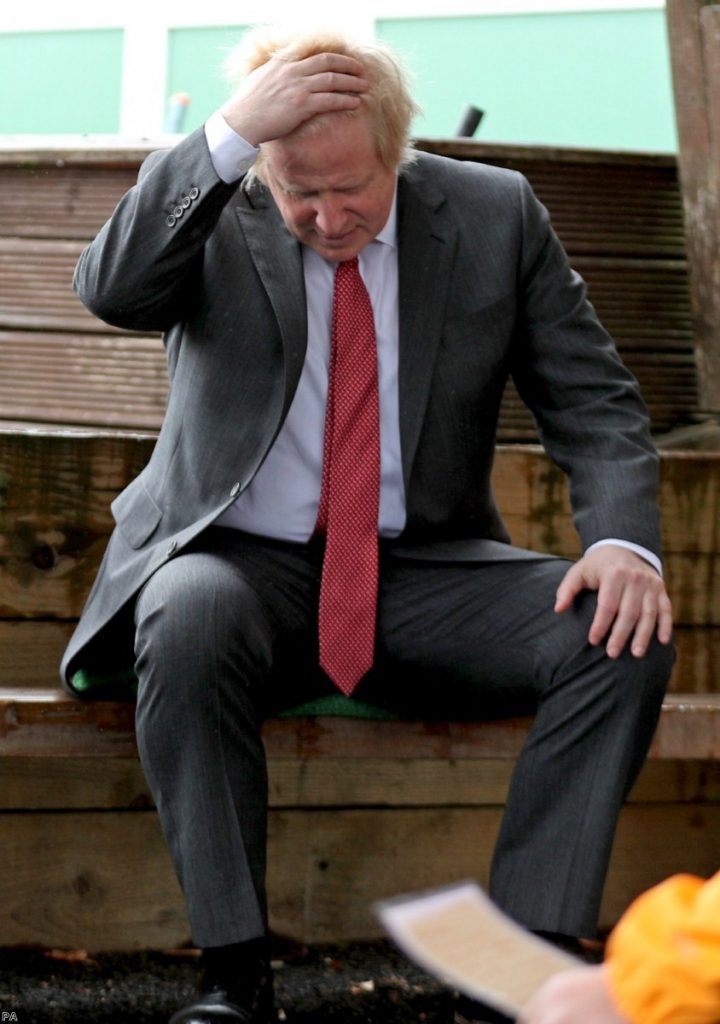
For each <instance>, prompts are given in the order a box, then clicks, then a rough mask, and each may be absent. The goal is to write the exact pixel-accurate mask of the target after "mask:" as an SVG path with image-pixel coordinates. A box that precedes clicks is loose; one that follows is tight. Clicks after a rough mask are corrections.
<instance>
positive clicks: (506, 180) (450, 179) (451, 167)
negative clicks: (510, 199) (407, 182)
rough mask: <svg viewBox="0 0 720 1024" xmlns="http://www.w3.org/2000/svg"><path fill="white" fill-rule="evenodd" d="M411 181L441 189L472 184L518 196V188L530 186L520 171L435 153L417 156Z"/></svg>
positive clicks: (411, 167)
mask: <svg viewBox="0 0 720 1024" xmlns="http://www.w3.org/2000/svg"><path fill="white" fill-rule="evenodd" d="M405 173H406V174H407V175H408V177H409V178H411V179H412V178H414V177H417V179H418V180H424V181H426V182H427V183H428V184H430V185H436V186H437V187H439V188H441V189H466V188H467V187H468V186H469V185H470V186H473V187H482V188H484V189H490V190H492V191H497V192H506V193H508V194H517V192H518V189H522V188H526V187H529V186H528V183H527V179H526V178H525V176H524V175H523V174H521V173H520V171H515V170H511V169H510V168H508V167H495V166H494V165H492V164H485V163H479V162H478V161H476V160H458V159H456V158H454V157H448V156H437V155H436V154H434V153H421V152H418V153H417V154H416V158H415V161H414V163H412V164H411V165H410V167H409V168H408V169H407V171H406V172H405Z"/></svg>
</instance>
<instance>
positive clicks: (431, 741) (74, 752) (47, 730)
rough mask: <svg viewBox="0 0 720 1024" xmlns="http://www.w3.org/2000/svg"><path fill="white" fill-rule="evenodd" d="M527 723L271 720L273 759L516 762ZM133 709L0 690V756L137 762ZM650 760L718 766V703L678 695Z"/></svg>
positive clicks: (58, 694)
mask: <svg viewBox="0 0 720 1024" xmlns="http://www.w3.org/2000/svg"><path fill="white" fill-rule="evenodd" d="M530 722H531V719H530V718H526V717H522V718H507V719H495V720H486V721H480V722H478V721H473V722H440V721H438V722H435V721H393V722H387V721H375V720H368V719H360V718H344V717H329V716H328V717H298V718H282V719H270V720H269V721H267V722H266V723H265V726H264V730H263V737H264V740H265V745H266V749H267V753H268V757H271V758H299V759H301V760H314V759H316V758H333V759H336V758H338V759H366V758H394V759H401V760H402V759H416V758H441V759H447V760H453V761H456V760H476V759H479V758H499V759H501V760H506V759H510V758H515V757H517V755H518V754H519V752H520V749H521V747H522V745H523V743H524V741H525V738H526V736H527V733H528V730H529V727H530ZM136 753H137V751H136V746H135V734H134V706H133V704H132V703H130V702H127V703H121V702H114V701H80V700H76V699H75V698H74V697H71V696H69V695H68V694H67V693H65V692H64V691H63V690H61V689H59V688H58V689H52V688H48V689H40V688H34V687H25V688H22V687H17V688H13V687H3V688H2V689H0V756H5V757H62V756H65V757H134V756H136ZM650 757H651V758H654V759H661V760H672V759H676V760H706V761H709V760H714V759H717V758H720V694H674V695H671V696H668V697H667V698H666V700H665V703H664V704H663V710H662V714H661V717H660V724H659V726H658V730H657V733H656V736H655V739H654V741H653V745H652V748H651V751H650Z"/></svg>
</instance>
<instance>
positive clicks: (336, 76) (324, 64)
mask: <svg viewBox="0 0 720 1024" xmlns="http://www.w3.org/2000/svg"><path fill="white" fill-rule="evenodd" d="M368 88H369V82H368V81H367V79H365V78H363V68H362V65H361V64H360V62H359V61H357V60H355V58H354V57H348V56H345V55H344V54H340V53H318V54H315V55H314V56H312V57H306V58H304V59H303V60H286V59H284V58H282V57H277V56H273V57H271V58H270V59H269V60H268V61H267V62H266V63H265V64H262V65H261V66H260V67H258V68H256V69H255V70H254V71H251V72H250V74H249V75H248V76H247V78H245V79H244V80H243V82H242V83H241V85H240V87H239V88H238V90H237V91H236V92H235V93H234V95H233V96H232V97H231V98H230V99H229V100H228V101H227V103H225V104H224V106H223V107H221V113H222V115H223V117H224V118H225V120H226V121H227V123H228V124H229V125H230V127H231V128H232V129H233V130H234V131H236V132H237V133H238V135H241V136H242V137H243V138H244V139H245V140H246V142H249V143H250V144H251V145H253V146H259V145H260V144H261V143H263V142H269V141H270V140H272V139H281V138H283V137H284V136H286V135H289V134H290V133H291V132H293V131H295V129H296V128H299V127H300V125H301V124H303V123H304V122H305V121H307V120H308V119H309V118H311V117H315V116H316V115H318V114H329V113H332V112H334V111H338V110H354V109H356V108H357V107H358V106H359V105H360V97H361V95H362V93H364V92H367V90H368Z"/></svg>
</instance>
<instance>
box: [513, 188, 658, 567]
mask: <svg viewBox="0 0 720 1024" xmlns="http://www.w3.org/2000/svg"><path fill="white" fill-rule="evenodd" d="M522 185H523V188H522V190H521V207H522V223H523V241H522V246H521V256H520V261H519V266H518V323H517V326H516V340H515V346H514V357H513V364H512V367H511V372H512V376H513V378H514V380H515V384H516V385H517V388H518V391H519V393H520V395H521V397H522V398H523V400H524V401H525V402H526V404H527V405H528V406H529V408H530V409H531V410H532V412H533V414H534V417H535V421H536V424H537V427H538V432H539V434H540V440H541V442H542V444H543V446H544V447H545V449H546V451H547V452H548V454H549V455H550V457H551V458H552V459H553V460H554V461H555V462H556V463H557V465H558V466H560V468H561V469H562V470H563V471H564V472H565V473H566V474H567V476H568V478H569V484H570V497H571V501H572V507H573V519H574V523H575V527H576V529H577V531H578V534H579V536H580V539H581V541H582V546H583V549H587V548H588V547H590V545H591V544H594V543H595V542H597V541H599V540H604V539H606V538H608V537H618V538H621V539H623V540H627V541H633V542H635V543H636V544H639V545H641V546H642V547H644V548H646V549H647V550H649V551H652V552H654V553H655V554H657V555H659V554H660V551H661V540H660V517H659V510H658V507H657V486H658V459H657V453H656V451H655V448H654V446H653V444H652V441H651V437H650V431H649V420H648V416H647V410H646V408H645V405H644V402H643V400H642V398H641V396H640V391H639V388H638V385H637V381H636V380H635V379H634V377H633V376H632V374H631V373H630V372H629V371H628V370H627V368H626V367H625V366H624V365H623V363H622V361H621V359H620V357H619V355H618V352H617V350H616V348H615V345H614V343H613V341H612V339H611V338H610V336H609V335H608V333H607V332H606V331H605V329H604V328H603V326H602V325H601V324H600V322H599V320H598V317H597V314H596V312H595V310H594V308H593V306H592V305H591V303H590V302H589V301H588V298H587V290H586V287H585V283H584V282H583V280H582V278H581V277H580V276H579V275H578V274H577V273H575V272H574V271H573V270H572V268H571V266H570V264H569V262H568V258H567V255H566V253H565V251H564V249H563V247H562V245H561V244H560V242H559V240H558V238H557V235H556V234H555V232H554V230H553V228H552V225H551V223H550V220H549V217H548V213H547V210H546V209H545V208H544V207H543V206H542V204H541V203H540V202H539V201H538V200H537V198H536V197H535V196H534V194H533V193H532V190H531V189H530V188H529V186H528V185H527V182H525V181H524V180H523V181H522Z"/></svg>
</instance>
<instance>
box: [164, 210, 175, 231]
mask: <svg viewBox="0 0 720 1024" xmlns="http://www.w3.org/2000/svg"><path fill="white" fill-rule="evenodd" d="M165 223H166V224H167V226H168V227H169V228H174V227H175V218H174V217H173V215H172V214H171V213H169V214H168V215H167V217H166V218H165Z"/></svg>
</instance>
